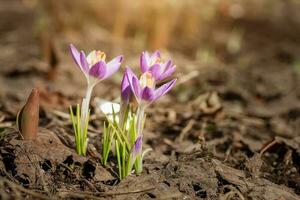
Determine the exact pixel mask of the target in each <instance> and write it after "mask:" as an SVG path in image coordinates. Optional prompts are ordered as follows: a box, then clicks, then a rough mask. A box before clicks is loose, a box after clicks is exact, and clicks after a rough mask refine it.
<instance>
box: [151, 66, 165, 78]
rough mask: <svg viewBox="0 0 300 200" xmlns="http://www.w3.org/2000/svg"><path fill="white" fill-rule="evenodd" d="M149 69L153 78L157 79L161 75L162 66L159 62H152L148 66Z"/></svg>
mask: <svg viewBox="0 0 300 200" xmlns="http://www.w3.org/2000/svg"><path fill="white" fill-rule="evenodd" d="M149 71H150V72H151V74H152V76H153V77H154V79H155V80H157V79H158V77H159V76H160V75H161V73H162V72H163V71H162V68H161V65H160V64H158V63H157V64H154V65H153V66H152V67H150V69H149Z"/></svg>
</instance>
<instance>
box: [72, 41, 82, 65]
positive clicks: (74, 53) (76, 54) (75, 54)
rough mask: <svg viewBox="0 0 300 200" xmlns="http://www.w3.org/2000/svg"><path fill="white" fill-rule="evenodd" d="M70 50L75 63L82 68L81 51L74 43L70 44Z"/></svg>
mask: <svg viewBox="0 0 300 200" xmlns="http://www.w3.org/2000/svg"><path fill="white" fill-rule="evenodd" d="M70 52H71V55H72V57H73V59H74V61H75V63H76V64H77V65H78V67H79V68H80V69H82V67H81V62H80V53H79V51H78V50H77V49H76V47H75V46H74V45H73V44H70Z"/></svg>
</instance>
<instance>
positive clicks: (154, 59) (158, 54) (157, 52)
mask: <svg viewBox="0 0 300 200" xmlns="http://www.w3.org/2000/svg"><path fill="white" fill-rule="evenodd" d="M158 58H160V52H159V51H157V50H156V51H155V52H154V53H153V54H152V55H151V57H150V60H151V61H152V62H155V61H156V60H157V59H158Z"/></svg>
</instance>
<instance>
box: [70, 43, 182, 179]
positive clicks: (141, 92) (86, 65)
mask: <svg viewBox="0 0 300 200" xmlns="http://www.w3.org/2000/svg"><path fill="white" fill-rule="evenodd" d="M70 50H71V53H72V56H73V58H74V61H75V62H76V64H77V65H78V66H79V68H80V69H81V71H82V72H83V73H84V75H85V77H86V78H87V83H88V84H87V93H86V96H85V97H84V98H83V100H82V104H81V108H80V106H79V105H77V112H76V116H75V115H74V114H73V111H72V109H70V111H71V119H72V122H73V126H74V131H75V140H76V148H77V152H78V154H80V155H85V154H86V148H87V141H88V139H87V129H88V121H89V102H90V98H91V93H92V90H93V88H94V86H95V85H96V84H97V83H98V82H100V81H101V80H104V79H105V78H108V77H109V76H111V75H112V74H114V73H115V72H116V71H117V70H118V69H119V67H120V64H121V61H122V60H123V57H122V56H118V57H116V58H114V59H113V60H111V61H110V62H108V63H106V62H105V57H106V56H105V54H104V53H103V52H101V51H92V52H91V53H89V55H88V56H85V54H84V52H83V51H81V52H79V51H78V50H77V49H76V48H75V47H74V46H73V45H70ZM140 70H141V74H140V75H139V76H137V75H136V74H135V73H134V72H133V71H132V70H131V69H130V67H126V69H125V73H124V75H123V79H122V82H121V102H120V104H117V103H111V102H105V103H103V104H101V105H100V107H101V110H102V111H103V112H104V114H105V115H106V117H107V122H106V123H104V130H103V141H102V163H103V164H104V165H106V164H107V160H108V157H109V154H110V152H112V153H113V155H115V156H116V158H117V162H118V169H119V177H120V179H123V178H125V177H126V176H128V175H130V174H131V173H132V171H135V173H136V174H137V175H139V174H140V173H141V172H142V169H143V167H142V163H143V157H144V155H145V153H146V152H147V151H149V149H146V150H144V151H143V147H142V146H143V127H144V122H145V118H146V117H145V111H146V108H147V107H148V106H149V105H151V104H152V103H154V102H155V101H156V100H158V99H159V98H160V97H161V96H163V95H165V94H166V93H167V92H169V91H170V90H171V89H172V88H173V86H174V85H175V83H176V79H172V80H170V81H168V82H166V83H164V84H161V82H162V81H164V80H165V79H167V78H169V77H170V76H171V75H172V74H173V73H174V72H175V70H176V66H175V65H173V63H172V61H171V60H168V61H166V62H163V60H162V58H161V55H160V52H159V51H155V52H154V53H153V54H149V53H148V52H146V51H145V52H143V53H142V54H141V56H140Z"/></svg>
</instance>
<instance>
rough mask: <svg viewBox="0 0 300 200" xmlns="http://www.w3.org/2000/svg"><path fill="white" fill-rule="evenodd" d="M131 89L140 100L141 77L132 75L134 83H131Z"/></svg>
mask: <svg viewBox="0 0 300 200" xmlns="http://www.w3.org/2000/svg"><path fill="white" fill-rule="evenodd" d="M131 89H132V91H133V93H134V95H135V97H136V100H137V101H139V100H140V99H141V92H142V91H141V90H142V89H141V86H140V82H139V79H138V78H137V77H136V76H133V77H132V85H131Z"/></svg>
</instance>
